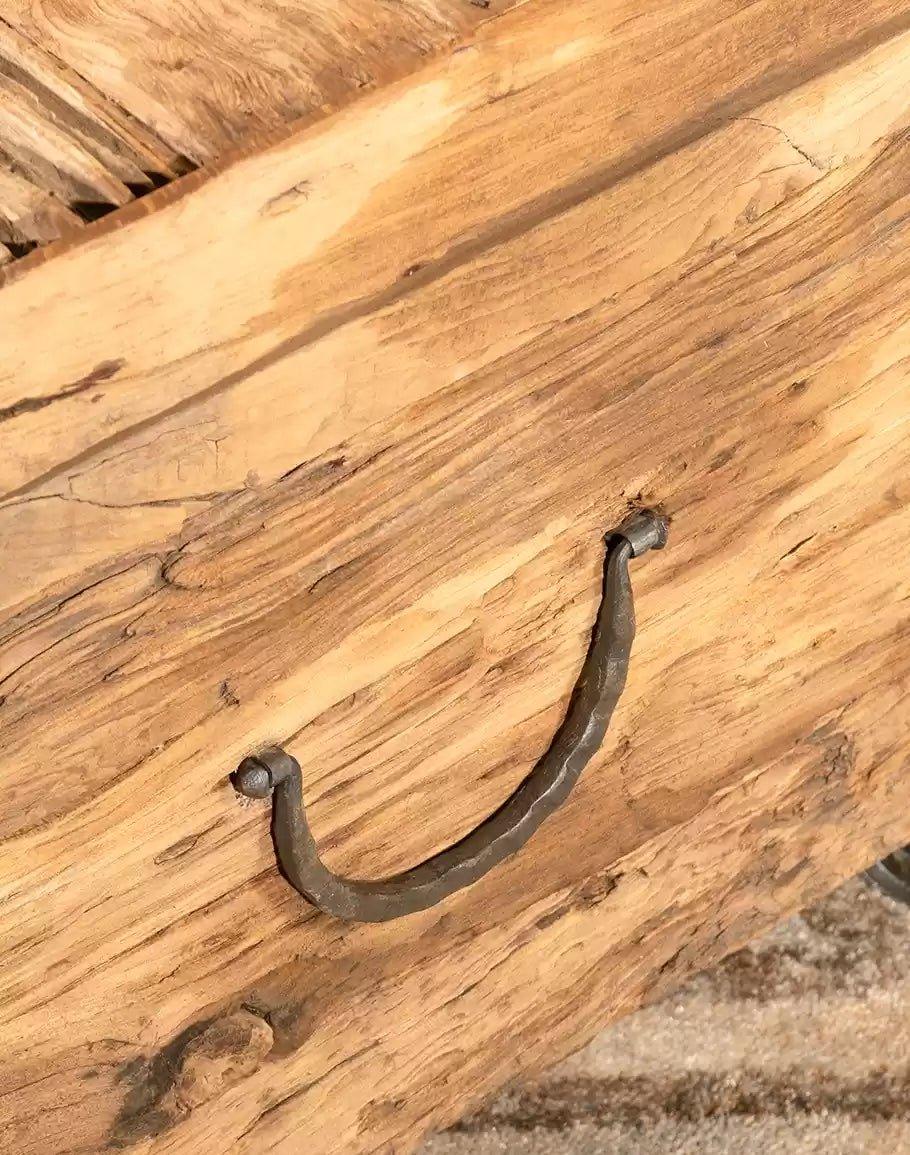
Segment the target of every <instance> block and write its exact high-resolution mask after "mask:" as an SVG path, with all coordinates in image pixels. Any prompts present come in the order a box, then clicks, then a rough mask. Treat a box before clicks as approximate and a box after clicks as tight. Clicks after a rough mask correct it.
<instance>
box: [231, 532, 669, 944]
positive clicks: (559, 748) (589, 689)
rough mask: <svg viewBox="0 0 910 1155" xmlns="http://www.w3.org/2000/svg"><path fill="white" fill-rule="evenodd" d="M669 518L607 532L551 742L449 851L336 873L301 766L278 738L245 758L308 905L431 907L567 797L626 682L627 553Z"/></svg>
mask: <svg viewBox="0 0 910 1155" xmlns="http://www.w3.org/2000/svg"><path fill="white" fill-rule="evenodd" d="M667 531H668V523H667V520H666V519H665V518H664V517H662V516H661V515H660V514H658V513H654V512H651V511H649V510H646V511H642V512H641V513H637V514H635V515H634V516H633V517H631V518H630V519H629V520H628V521H627V522H625V523H624V524H623V525H622V526H620V528H619V529H618V530H617V531H616V532H615V533H613V534H610V535H609V536H608V538H607V555H606V561H605V563H604V588H603V597H602V600H601V603H600V609H599V610H598V614H597V621H596V623H595V626H594V632H593V636H592V639H591V646H590V649H589V650H588V655H587V658H586V660H585V663H584V666H583V668H582V671H581V675H580V677H579V679H578V682H577V684H576V686H575V690H574V692H573V695H572V699H571V702H570V704H569V708H568V711H567V714H566V718H565V720H564V722H563V724H562V726H561V727H560V729H559V731H558V732H557V734H556V736H555V738H554V739H553V742H552V744H551V746H550V748H549V750H548V751H547V752H546V754H544V756H543V757H542V758H541V759H540V761H539V762H538V763H537V765H536V766H535V767H534V769H533V770H532V771H531V772H530V774H529V775H528V777H527V778H525V780H524V781H523V782H522V783H521V785H520V786H519V787H518V788H517V789H516V790H515V792H514V793H513V794H512V796H511V797H510V798H509V799H507V801H506V802H505V803H504V804H503V805H502V806H501V807H500V808H499V809H498V810H496V811H495V812H494V813H493V814H491V815H490V817H489V818H487V819H486V820H485V821H483V822H482V823H481V824H480V825H479V826H478V827H476V828H475V829H474V830H472V831H471V833H470V834H468V835H466V836H465V837H464V838H462V839H461V841H459V842H456V843H455V844H454V845H453V846H450V847H449V848H448V849H447V850H444V851H442V852H441V853H439V854H436V855H434V856H433V857H432V858H430V859H428V860H427V861H426V862H424V863H421V865H419V866H415V867H413V868H411V869H410V870H406V871H404V873H402V874H398V875H395V876H394V877H392V878H388V879H385V880H383V881H381V882H366V881H360V880H357V879H349V878H342V877H341V876H340V875H337V874H334V873H333V872H332V871H331V870H329V869H328V868H327V867H326V866H325V865H324V864H323V862H322V861H321V859H320V857H319V853H318V851H317V849H316V843H315V841H314V840H313V836H312V834H311V833H310V828H309V826H308V825H307V819H306V810H305V807H304V804H303V775H302V772H301V769H300V764H299V762H298V761H297V760H296V758H294V757H292V756H291V755H290V754H288V753H287V751H285V750H282V749H280V748H279V747H274V748H270V749H267V750H263V751H262V752H261V753H259V754H257V755H255V756H254V757H251V758H246V759H244V761H243V762H242V763H241V765H240V766H239V768H238V769H237V771H236V773H235V774H234V776H233V781H234V786H235V787H236V789H237V790H238V791H239V792H240V793H241V794H245V795H246V796H247V797H250V798H266V797H268V795H269V794H270V793H271V794H273V814H272V819H273V821H272V833H273V837H274V840H275V848H276V851H277V855H278V862H279V864H280V867H281V871H282V873H283V874H284V876H285V878H286V879H287V880H288V882H290V884H291V885H292V886H293V887H294V888H295V889H296V890H298V891H299V892H300V894H302V895H303V897H304V898H306V899H307V900H308V901H309V902H311V903H313V905H314V906H317V907H319V908H320V910H324V911H325V912H326V913H327V914H332V915H335V916H336V917H338V918H342V919H345V920H348V921H351V922H385V921H386V920H388V919H392V918H398V917H400V916H401V915H405V914H413V913H415V912H416V911H419V910H425V909H426V908H427V907H430V906H434V905H435V904H436V903H438V902H440V901H442V900H443V899H444V898H446V897H448V895H450V894H452V893H454V892H455V891H456V890H461V889H462V887H465V886H470V885H471V883H473V882H476V881H477V880H478V879H479V878H482V877H483V875H485V874H486V873H487V871H489V870H491V869H492V868H493V867H494V866H496V865H498V864H499V863H501V862H502V861H503V860H504V859H506V858H509V857H510V856H511V855H513V854H515V853H516V851H518V850H520V849H521V848H522V847H523V846H524V844H525V843H526V842H527V841H528V839H529V838H530V837H531V835H532V834H533V833H534V831H535V830H537V828H538V827H539V826H540V825H541V823H542V822H544V820H545V819H546V818H548V817H549V815H551V814H552V813H553V812H554V810H556V809H557V808H558V807H559V806H561V805H562V803H563V802H565V800H566V798H568V796H569V794H570V793H571V791H572V788H573V786H574V785H575V783H576V782H577V781H578V778H579V775H580V774H581V772H582V770H583V769H584V768H585V766H586V765H587V764H588V762H589V761H590V760H591V758H592V757H593V755H594V754H595V753H596V752H597V750H598V749H599V748H600V745H601V743H602V742H603V738H604V735H605V733H606V731H607V727H608V726H609V724H610V718H611V716H612V714H613V710H614V708H615V706H616V703H617V702H618V700H619V697H620V695H621V694H622V691H623V688H624V687H625V684H626V674H627V671H628V668H629V655H630V652H631V649H632V640H633V638H634V636H635V613H634V607H633V601H632V586H631V581H630V577H629V561H630V560H631V559H632V558H633V557H640V556H641V555H642V554H644V553H647V552H648V550H650V549H662V548H663V547H664V545H665V544H666V541H667Z"/></svg>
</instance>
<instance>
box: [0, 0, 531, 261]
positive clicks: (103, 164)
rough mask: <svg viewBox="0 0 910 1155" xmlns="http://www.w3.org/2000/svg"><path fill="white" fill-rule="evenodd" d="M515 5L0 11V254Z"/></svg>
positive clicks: (420, 0)
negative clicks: (3, 247)
mask: <svg viewBox="0 0 910 1155" xmlns="http://www.w3.org/2000/svg"><path fill="white" fill-rule="evenodd" d="M514 2H515V0H341V2H339V0H331V2H327V0H228V2H225V0H193V2H192V3H190V4H187V3H185V2H183V0H151V2H150V0H116V2H115V3H102V2H100V0H45V2H43V3H41V4H35V3H32V0H6V2H5V3H4V4H3V6H2V11H0V241H6V242H9V243H11V244H12V245H14V246H15V250H16V252H17V253H18V254H20V255H21V254H23V253H25V252H28V251H29V250H30V249H31V248H33V247H34V246H35V245H36V244H43V243H45V242H47V241H50V240H54V239H57V238H59V237H65V236H69V235H71V234H72V233H73V232H74V231H76V230H78V229H80V228H81V227H82V225H83V224H84V223H85V222H86V221H89V220H93V219H95V218H97V217H98V216H101V215H103V214H105V213H106V212H109V211H110V210H111V209H113V208H116V207H117V206H118V205H121V204H124V203H126V202H128V201H130V200H132V199H133V198H134V197H136V196H143V195H145V194H146V193H147V192H148V191H149V190H150V189H151V188H154V187H157V186H160V185H161V184H166V183H167V182H168V181H170V180H173V179H174V177H175V176H176V175H178V174H180V173H183V172H186V171H188V170H190V169H192V168H194V167H196V166H197V165H200V164H204V163H206V162H207V161H210V160H213V159H215V158H217V157H220V156H222V155H223V154H224V152H225V151H226V150H229V149H230V148H231V147H232V146H234V145H236V144H238V143H241V142H244V141H246V140H248V139H249V137H250V136H251V135H255V134H257V133H262V132H263V131H268V130H271V129H274V128H276V127H278V126H281V125H285V124H290V123H293V122H299V121H310V120H314V119H316V118H318V117H320V116H323V115H325V114H326V112H328V111H330V110H331V109H334V108H338V107H340V106H341V105H343V104H345V103H346V102H347V101H349V100H350V99H351V98H352V97H354V96H357V95H359V94H361V93H363V92H365V91H369V90H370V89H371V88H375V87H377V86H381V85H382V84H385V83H387V82H388V81H389V80H391V79H393V78H394V77H397V76H402V75H406V74H407V73H408V72H411V71H413V70H414V69H415V68H417V67H418V66H419V65H420V64H422V63H423V62H424V61H425V60H426V59H427V58H428V57H431V56H433V55H434V54H436V53H438V52H440V51H442V50H444V49H451V48H452V47H454V46H455V45H456V44H459V43H461V42H463V41H464V40H465V39H466V38H468V37H469V36H470V33H471V31H472V30H473V29H474V28H476V27H477V26H478V25H479V24H480V23H482V22H483V21H484V20H486V19H488V18H489V16H490V15H491V13H492V12H494V11H495V12H496V13H497V14H499V13H502V12H504V11H506V10H507V9H508V8H510V7H511V6H512V5H513V3H514ZM8 185H14V186H15V187H14V189H12V190H10V189H9V188H8V187H7V186H8Z"/></svg>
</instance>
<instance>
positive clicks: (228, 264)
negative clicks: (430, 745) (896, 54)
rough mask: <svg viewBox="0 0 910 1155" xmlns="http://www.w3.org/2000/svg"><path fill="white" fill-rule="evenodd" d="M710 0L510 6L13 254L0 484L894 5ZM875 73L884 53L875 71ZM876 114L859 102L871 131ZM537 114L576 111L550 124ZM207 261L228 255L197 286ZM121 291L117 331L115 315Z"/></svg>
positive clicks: (607, 165)
mask: <svg viewBox="0 0 910 1155" xmlns="http://www.w3.org/2000/svg"><path fill="white" fill-rule="evenodd" d="M729 7H730V11H729V12H727V13H726V15H727V17H728V18H727V19H723V18H722V17H723V15H724V13H723V12H722V11H721V10H720V9H718V6H717V3H716V0H703V2H702V3H698V4H695V5H688V6H684V7H680V6H679V5H676V4H669V3H668V2H667V0H651V3H650V4H646V5H642V4H641V3H640V2H638V0H634V2H633V0H623V3H616V2H611V3H604V2H603V0H585V2H583V3H579V4H575V5H573V19H572V20H571V21H569V20H567V19H566V14H565V11H564V9H563V7H562V5H559V4H556V5H552V4H546V5H544V6H543V8H541V9H538V8H537V6H533V5H532V6H530V7H528V6H525V7H523V8H519V9H518V10H516V11H515V12H513V13H510V14H508V15H506V16H504V17H502V18H501V19H499V20H496V21H493V22H492V23H491V24H489V25H487V26H485V28H484V29H483V30H481V32H480V33H478V36H477V38H476V40H475V43H474V45H473V46H472V47H471V48H470V49H469V50H467V51H464V52H460V53H457V54H455V55H454V56H452V57H451V58H449V59H448V60H446V61H442V62H439V63H438V64H436V65H434V66H432V67H431V68H428V69H426V70H424V71H423V72H422V73H421V74H420V75H419V78H417V79H415V81H413V82H410V83H409V84H407V85H402V86H401V87H400V88H398V87H395V86H392V87H391V88H388V89H386V90H384V91H383V92H382V93H379V94H376V95H375V96H373V97H369V98H366V99H364V100H362V101H360V102H358V103H357V104H356V105H354V106H353V107H352V108H351V109H350V110H348V111H347V112H346V113H343V114H342V115H341V116H340V117H339V118H338V119H337V120H333V121H332V125H331V128H329V127H325V128H322V129H321V128H320V127H319V126H315V127H314V128H313V129H311V130H310V131H309V132H308V133H306V134H304V135H303V136H302V137H300V138H299V139H298V138H297V137H294V138H291V139H288V141H287V142H286V143H284V144H279V145H276V146H275V148H274V149H273V150H270V151H268V152H266V153H265V154H256V155H255V156H253V157H251V158H249V159H248V160H246V161H243V162H238V163H237V164H236V165H234V166H232V167H231V168H230V169H229V170H228V171H227V172H226V173H225V174H223V176H221V177H219V178H217V179H212V180H208V181H207V182H206V183H205V184H204V185H203V186H202V187H200V188H197V189H196V190H195V191H194V192H193V194H192V195H187V196H179V195H178V194H179V193H180V192H181V191H182V189H184V188H185V189H186V190H187V191H189V190H190V189H192V188H193V187H194V184H195V180H194V178H189V180H188V181H187V182H183V183H182V184H181V185H178V186H171V188H170V189H164V190H161V192H160V193H158V194H153V196H152V197H150V198H146V200H144V201H143V202H142V204H140V205H136V206H135V209H134V212H135V214H136V215H135V216H133V215H132V213H127V214H118V216H117V220H116V225H117V227H118V231H117V233H116V234H113V235H111V234H107V235H106V234H105V233H104V231H103V229H102V230H99V229H98V228H95V229H92V230H90V233H89V237H90V238H91V240H90V241H89V243H88V244H87V245H86V246H85V247H83V246H82V245H79V246H77V247H75V248H72V249H70V250H69V251H65V252H59V251H58V252H57V253H56V255H55V257H54V260H53V262H52V263H50V264H47V265H45V266H44V267H41V266H40V265H38V266H37V267H36V266H33V265H25V266H23V265H22V264H21V263H20V264H19V265H18V266H16V267H15V268H20V269H21V270H22V273H21V274H20V275H19V277H18V279H17V280H15V281H13V282H12V283H10V284H9V285H8V286H7V291H5V292H4V293H3V294H0V329H2V331H9V332H22V333H27V332H29V330H30V328H32V327H34V326H38V325H40V326H41V327H42V329H43V326H44V325H45V324H46V318H47V308H46V304H47V302H48V301H49V300H53V301H54V303H55V307H54V311H53V316H54V324H55V332H56V333H57V334H59V340H58V341H57V349H58V351H57V353H56V355H55V356H54V358H52V359H51V358H39V359H35V358H33V357H30V356H28V353H27V344H26V343H17V344H14V345H12V346H9V347H6V346H4V348H3V350H2V361H0V415H4V414H5V416H6V417H7V419H6V421H3V422H0V492H3V493H10V492H16V493H18V492H20V491H24V489H25V488H26V487H28V486H30V485H31V484H33V483H34V482H35V481H36V480H38V479H40V478H42V477H44V476H45V475H46V474H47V473H48V472H55V473H58V474H62V473H63V471H64V470H65V469H66V468H67V467H68V463H75V464H78V459H80V458H81V457H82V455H83V454H86V453H88V452H90V451H91V450H93V449H99V448H101V447H102V446H105V447H106V446H109V445H110V443H111V441H112V439H114V438H116V437H118V436H120V435H121V434H122V433H123V432H125V431H126V430H128V429H131V428H133V427H135V426H136V425H138V424H139V423H140V422H143V421H146V420H150V419H152V418H157V417H158V416H160V414H161V412H162V410H163V409H164V408H165V407H175V406H178V405H183V404H186V403H188V401H189V399H190V398H192V397H198V396H200V395H201V394H204V393H205V391H206V390H216V389H223V388H225V382H228V383H230V382H231V381H237V380H242V379H243V378H244V377H251V376H252V375H254V374H257V373H258V374H260V375H261V374H262V372H263V371H264V370H267V369H268V368H269V367H270V366H271V365H272V364H273V363H276V362H278V361H281V360H285V361H286V360H287V359H288V358H289V355H290V354H291V353H293V352H294V351H295V349H296V348H298V347H301V346H304V345H309V344H311V343H312V342H313V340H314V339H315V338H316V337H318V336H320V335H325V334H326V333H327V332H328V331H332V330H335V329H337V328H339V327H340V325H341V324H343V323H345V322H352V321H355V320H357V319H358V318H360V317H364V316H367V315H369V314H375V313H377V312H379V311H380V310H381V308H382V307H383V305H385V304H390V303H394V302H395V301H396V300H397V299H399V298H402V297H409V296H411V295H413V293H414V292H415V290H416V289H417V288H418V287H419V286H420V285H422V284H428V283H430V282H433V281H436V280H439V279H441V278H442V277H444V276H446V275H447V274H448V273H449V272H450V271H451V270H452V269H453V268H456V267H457V266H459V265H461V264H464V263H466V262H468V261H470V260H472V259H473V258H475V257H480V256H482V254H483V253H484V252H485V251H487V250H488V249H490V248H492V247H494V246H497V245H498V244H501V243H502V242H504V241H507V240H508V239H510V238H512V237H521V236H524V235H526V234H527V233H528V232H530V231H531V230H532V229H533V228H534V226H535V225H537V224H539V223H540V222H541V221H542V220H546V219H548V218H549V217H551V216H553V215H554V214H558V213H559V212H560V211H564V210H567V209H570V208H571V207H572V206H573V205H574V204H577V203H580V202H582V201H584V200H586V199H587V198H588V197H590V196H591V195H594V194H596V193H597V192H599V191H601V190H602V189H605V188H609V187H612V186H613V185H615V184H616V183H617V182H618V181H619V180H621V179H622V178H623V177H624V176H629V175H630V174H634V172H636V171H638V170H641V169H647V168H648V167H649V165H650V164H651V163H652V162H653V161H654V160H656V159H659V158H660V157H661V156H663V155H665V154H670V153H673V152H674V151H676V150H677V149H679V148H681V147H683V146H684V145H686V144H688V143H691V142H692V141H695V140H698V139H700V138H702V137H704V136H705V135H707V134H708V133H710V132H711V131H712V130H713V129H716V128H718V127H720V126H722V125H724V124H727V123H728V122H729V121H730V119H731V118H736V117H744V116H749V115H751V114H752V113H753V112H754V111H755V110H756V108H758V107H759V106H761V105H762V104H764V103H767V102H768V100H769V99H773V98H774V97H775V96H776V95H777V94H778V93H780V92H784V91H787V90H789V89H791V88H792V87H794V86H796V85H798V84H799V83H800V82H801V81H803V80H805V79H806V77H807V74H808V75H809V76H811V75H814V74H822V75H823V74H825V73H826V72H828V71H830V69H831V67H832V66H833V64H835V63H836V62H837V61H840V60H844V61H848V60H850V59H852V58H854V57H861V56H863V55H864V52H865V50H866V49H867V48H868V47H869V43H870V42H873V43H874V42H875V41H876V39H877V38H883V39H885V40H887V39H888V38H889V37H890V35H891V33H893V31H894V27H895V26H896V25H905V24H910V12H907V11H906V9H905V8H904V7H903V6H902V5H900V4H895V3H894V2H893V0H891V2H888V3H886V2H884V0H876V2H875V3H872V4H865V5H859V4H855V5H854V4H847V5H844V4H842V3H837V4H835V3H833V0H832V2H831V3H827V2H826V3H823V4H817V5H814V6H813V15H812V18H810V19H808V20H807V18H806V13H805V6H804V5H802V4H797V3H795V2H793V0H791V2H789V3H781V2H780V0H778V2H776V3H774V4H770V3H768V2H766V0H762V2H761V3H758V4H750V5H747V6H746V7H745V8H743V7H742V6H741V5H739V4H735V3H731V4H730V5H729ZM768 59H774V60H775V61H776V65H775V68H774V69H772V70H769V69H768V67H767V66H766V61H767V60H768ZM894 75H895V74H894V72H892V71H891V70H890V68H888V67H887V66H886V68H885V77H884V83H885V85H886V86H888V85H892V86H893V84H894V79H893V78H894ZM863 83H869V75H868V74H866V76H865V78H864V80H863ZM873 87H874V85H873ZM892 92H893V89H892ZM504 96H507V99H503V97H504ZM866 99H868V100H869V103H870V108H874V95H873V96H872V97H867V98H866ZM891 99H892V100H894V102H895V106H896V107H899V106H900V105H899V101H900V98H899V96H893V95H892V97H891ZM848 107H849V103H848ZM681 110H684V111H682V112H681ZM848 115H849V114H848ZM892 115H893V116H894V117H896V118H897V119H899V116H900V113H899V111H898V112H895V111H894V108H892V109H891V110H890V111H889V110H887V109H885V110H881V112H880V116H877V117H875V118H874V119H873V122H872V123H873V124H874V125H875V126H876V129H877V130H879V131H881V130H884V131H888V129H889V116H892ZM555 123H559V124H568V125H580V126H582V127H580V128H579V129H577V130H573V131H572V132H571V134H569V135H566V134H560V133H554V131H553V125H554V124H555ZM751 131H752V133H753V139H754V140H758V139H759V138H760V135H761V133H762V131H765V133H766V135H767V138H768V139H767V141H766V142H765V144H766V146H767V144H768V143H770V142H775V143H777V144H778V145H780V143H781V142H780V141H775V137H774V134H773V131H772V130H762V129H761V128H760V126H755V127H754V128H753V129H752V130H751ZM842 139H844V140H845V141H846V140H848V139H849V138H848V137H847V136H846V134H845V137H844V138H842ZM784 143H785V142H784ZM527 156H533V157H534V163H533V165H529V164H528V163H527V161H526V157H527ZM592 157H596V158H597V163H596V164H595V165H593V166H592V161H591V158H592ZM493 158H496V163H495V164H494V163H492V160H493ZM796 159H797V162H798V163H800V164H802V163H803V161H804V158H802V157H797V158H796ZM822 163H824V162H822ZM803 167H805V166H803ZM753 179H755V178H754V177H753ZM778 179H779V180H781V179H784V180H785V179H786V177H784V178H778ZM197 194H198V195H197ZM147 208H148V209H153V210H154V211H153V212H152V213H151V215H146V212H147ZM139 214H142V215H141V216H140V215H139ZM104 223H105V222H101V225H102V226H103V225H104ZM96 238H97V240H96ZM102 238H103V242H104V243H103V244H102V243H101V241H102ZM93 242H94V243H93ZM608 243H609V236H608V235H606V234H604V236H603V239H602V247H603V248H604V250H605V252H606V251H607V246H608ZM39 257H40V254H39ZM213 268H214V269H219V268H227V269H229V270H230V277H231V285H230V291H229V292H226V293H224V294H219V298H218V302H217V307H213V304H212V298H211V295H210V292H209V286H211V285H212V283H213V282H212V276H211V270H212V269H213ZM26 273H27V276H26V275H25V274H26ZM13 276H14V277H15V276H16V273H15V269H14V273H13ZM86 283H90V284H92V285H93V292H92V294H91V296H90V297H87V296H86V295H85V294H84V293H82V292H81V291H80V287H81V286H82V285H84V284H86ZM133 297H138V298H140V299H141V300H142V301H143V318H144V320H143V325H142V331H141V333H139V332H138V331H137V330H136V328H135V327H133V326H123V325H120V324H118V321H117V318H118V316H119V313H120V310H121V308H122V307H123V302H124V301H127V300H129V299H131V298H133ZM351 331H352V330H351V328H350V327H349V328H348V337H349V336H350V333H351ZM323 347H325V346H323ZM323 377H324V374H323ZM99 385H101V386H103V387H102V388H98V387H96V386H99ZM317 387H319V388H321V389H324V390H325V394H326V411H327V412H330V413H331V412H337V410H338V409H339V408H344V399H343V398H341V399H339V397H338V392H339V387H338V385H337V384H334V383H329V384H328V385H325V386H323V385H322V377H320V378H317ZM314 391H315V390H311V391H310V392H314ZM358 392H361V391H360V390H358ZM375 393H376V391H375V390H374V395H375ZM213 440H217V437H216V438H215V439H213ZM207 453H209V454H212V455H213V454H214V445H209V447H208V450H207ZM250 470H252V472H253V473H254V474H255V473H256V472H257V468H256V467H254V466H250V468H249V469H248V470H246V471H244V475H245V474H246V473H248V472H250ZM168 488H169V489H170V488H171V485H170V484H169V486H168ZM219 489H220V487H219V486H218V485H217V484H215V485H212V484H206V485H205V488H204V489H203V490H202V492H203V493H207V492H211V491H213V490H219ZM197 492H198V491H197Z"/></svg>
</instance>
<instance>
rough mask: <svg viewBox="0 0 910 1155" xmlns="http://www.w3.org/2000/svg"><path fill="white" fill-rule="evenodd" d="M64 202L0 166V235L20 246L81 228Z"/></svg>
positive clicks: (81, 223) (8, 241) (65, 234)
mask: <svg viewBox="0 0 910 1155" xmlns="http://www.w3.org/2000/svg"><path fill="white" fill-rule="evenodd" d="M82 225H83V222H82V220H81V219H80V218H79V217H77V216H76V214H75V213H74V212H72V211H71V210H70V209H69V208H67V206H66V205H65V204H64V203H63V202H62V201H61V200H59V198H57V197H55V196H54V195H53V193H49V192H46V191H45V190H44V189H42V188H41V187H40V186H38V185H35V184H33V183H32V182H31V181H30V180H28V179H27V178H26V177H24V176H22V175H21V173H19V172H17V171H15V170H13V169H10V168H3V167H0V239H2V240H3V241H6V242H7V243H8V244H12V245H17V246H24V247H25V248H26V249H28V248H29V247H31V245H33V244H40V243H43V242H45V241H53V240H59V239H60V238H61V237H65V236H67V235H68V234H70V233H73V232H75V231H76V230H77V229H81V228H82Z"/></svg>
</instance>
